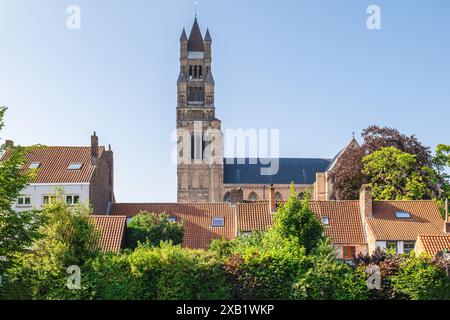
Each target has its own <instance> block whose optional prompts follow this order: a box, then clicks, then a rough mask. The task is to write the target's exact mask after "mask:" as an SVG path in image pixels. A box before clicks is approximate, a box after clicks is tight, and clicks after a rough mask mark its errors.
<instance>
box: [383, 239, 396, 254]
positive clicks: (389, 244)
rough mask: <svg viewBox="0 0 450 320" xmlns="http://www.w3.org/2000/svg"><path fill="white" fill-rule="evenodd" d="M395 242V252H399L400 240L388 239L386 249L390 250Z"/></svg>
mask: <svg viewBox="0 0 450 320" xmlns="http://www.w3.org/2000/svg"><path fill="white" fill-rule="evenodd" d="M394 244H395V253H398V241H386V250H390V249H391V248H389V247H390V246H393V245H394Z"/></svg>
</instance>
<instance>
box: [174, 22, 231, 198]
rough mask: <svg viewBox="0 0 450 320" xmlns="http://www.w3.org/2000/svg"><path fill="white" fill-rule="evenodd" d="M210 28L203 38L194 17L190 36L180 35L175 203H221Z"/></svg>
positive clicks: (220, 147)
mask: <svg viewBox="0 0 450 320" xmlns="http://www.w3.org/2000/svg"><path fill="white" fill-rule="evenodd" d="M211 44H212V39H211V35H210V33H209V30H206V34H205V37H204V38H203V36H202V33H201V31H200V27H199V25H198V21H197V17H196V18H195V20H194V24H193V26H192V30H191V33H190V35H189V38H187V36H186V32H185V30H184V29H183V32H182V33H181V37H180V73H179V76H178V81H177V101H178V102H177V135H178V157H177V158H178V163H177V177H178V192H177V195H178V202H221V201H222V189H223V136H222V132H221V130H220V126H221V121H220V120H218V119H216V117H215V106H214V86H215V83H214V78H213V75H212V71H211V62H212V58H211Z"/></svg>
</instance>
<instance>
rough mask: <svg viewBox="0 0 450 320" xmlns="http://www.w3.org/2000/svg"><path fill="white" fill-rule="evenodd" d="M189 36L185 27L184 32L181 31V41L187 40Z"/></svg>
mask: <svg viewBox="0 0 450 320" xmlns="http://www.w3.org/2000/svg"><path fill="white" fill-rule="evenodd" d="M187 39H188V38H187V36H186V30H184V28H183V32H182V33H181V36H180V41H187Z"/></svg>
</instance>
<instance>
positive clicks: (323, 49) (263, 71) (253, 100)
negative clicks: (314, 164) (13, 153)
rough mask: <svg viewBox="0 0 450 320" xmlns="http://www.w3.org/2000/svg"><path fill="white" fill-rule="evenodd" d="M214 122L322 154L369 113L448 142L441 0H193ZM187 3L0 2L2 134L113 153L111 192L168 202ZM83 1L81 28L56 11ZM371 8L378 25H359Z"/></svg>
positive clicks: (449, 95)
mask: <svg viewBox="0 0 450 320" xmlns="http://www.w3.org/2000/svg"><path fill="white" fill-rule="evenodd" d="M198 2H199V6H198V15H199V23H200V26H201V28H202V31H203V32H204V31H205V29H206V27H207V26H208V27H209V28H210V31H211V35H212V37H213V59H214V61H213V64H214V65H213V73H214V77H215V80H216V109H217V116H218V117H219V118H220V119H221V120H222V121H223V129H227V128H232V129H235V128H242V129H249V128H256V129H260V128H261V129H280V138H281V145H280V149H281V155H282V156H284V157H326V158H330V157H333V156H334V155H335V153H337V152H338V151H339V149H340V148H341V147H342V146H343V145H344V144H346V143H347V142H348V140H349V139H350V137H351V133H352V131H356V132H360V131H361V129H363V128H365V127H366V126H368V125H370V124H373V123H376V124H380V125H388V126H392V127H396V128H398V129H399V130H401V131H402V132H404V133H407V134H417V136H418V137H419V138H420V140H421V141H423V142H424V143H425V144H427V145H429V146H431V147H432V148H434V147H435V146H436V145H437V144H438V143H450V141H449V133H448V132H449V120H450V59H449V58H450V20H449V15H450V1H448V0H440V1H439V0H431V1H430V0H426V1H425V0H420V1H419V0H409V1H406V0H396V1H391V0H390V1H381V0H371V1H365V0H345V1H344V0H340V1H338V0H328V1H325V0H319V1H318V0H310V1H306V0H303V1H299V0H285V1H274V0H272V1H268V0H226V1H225V0H222V1H218V0H214V1H211V0H209V1H206V0H203V1H202V0H199V1H198ZM193 3H194V1H188V0H159V1H118V0H115V1H114V0H95V1H93V0H70V1H63V0H40V1H32V0H28V1H24V0H14V1H12V0H0V105H7V106H8V107H9V111H8V114H7V118H6V128H5V130H4V131H3V132H2V134H1V138H2V139H5V138H10V139H13V140H14V141H15V142H16V143H19V144H23V145H27V144H33V143H43V144H46V145H88V144H89V139H90V138H89V136H90V134H91V133H92V131H94V130H96V131H97V133H98V135H99V138H100V143H101V144H105V145H107V144H111V145H112V147H113V150H114V151H115V154H114V157H115V183H116V184H115V191H116V198H117V200H118V201H175V200H176V166H175V165H174V164H173V163H172V162H171V150H172V147H173V142H172V141H171V133H172V131H173V129H174V127H175V106H176V79H177V76H178V70H179V65H178V58H179V57H178V53H179V47H178V45H179V44H178V39H179V36H180V33H181V30H182V28H183V26H185V27H186V29H187V31H188V32H189V31H190V28H191V25H192V22H193V18H194V4H193ZM70 4H76V5H79V6H80V8H81V14H82V22H81V23H82V25H81V30H79V31H70V30H68V29H67V28H66V19H67V17H68V15H67V14H66V8H67V7H68V5H70ZM371 4H376V5H378V6H380V8H381V13H382V17H381V18H382V29H381V30H380V31H369V30H368V29H367V28H366V18H367V14H366V9H367V7H368V6H369V5H371Z"/></svg>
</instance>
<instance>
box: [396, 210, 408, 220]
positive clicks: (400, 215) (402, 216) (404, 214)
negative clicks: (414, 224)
mask: <svg viewBox="0 0 450 320" xmlns="http://www.w3.org/2000/svg"><path fill="white" fill-rule="evenodd" d="M411 217H412V215H411V212H407V211H396V212H395V218H396V219H411Z"/></svg>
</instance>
